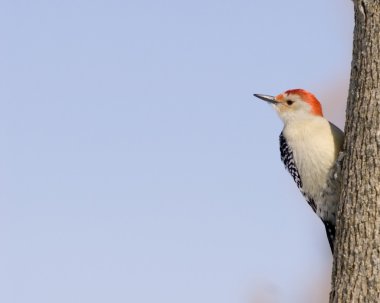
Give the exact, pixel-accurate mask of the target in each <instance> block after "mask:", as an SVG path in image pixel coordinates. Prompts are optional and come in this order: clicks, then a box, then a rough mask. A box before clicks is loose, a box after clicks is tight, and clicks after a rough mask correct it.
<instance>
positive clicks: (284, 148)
mask: <svg viewBox="0 0 380 303" xmlns="http://www.w3.org/2000/svg"><path fill="white" fill-rule="evenodd" d="M280 152H281V161H282V162H283V163H284V165H285V168H286V170H287V171H288V172H289V173H290V175H291V176H292V177H293V180H294V182H296V184H297V187H298V189H299V190H300V191H301V193H302V195H303V196H304V197H305V199H306V201H307V203H308V204H309V205H310V207H311V208H312V209H313V211H314V212H316V210H317V207H316V205H315V202H314V200H313V199H312V198H310V197H308V196H307V195H306V194H305V192H304V191H303V189H302V180H301V176H300V174H299V172H298V170H297V166H296V163H295V162H294V157H293V151H292V149H291V148H290V146H289V145H288V143H287V142H286V139H285V137H284V135H283V134H282V133H281V134H280Z"/></svg>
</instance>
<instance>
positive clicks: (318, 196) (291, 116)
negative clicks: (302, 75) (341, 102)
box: [254, 89, 344, 253]
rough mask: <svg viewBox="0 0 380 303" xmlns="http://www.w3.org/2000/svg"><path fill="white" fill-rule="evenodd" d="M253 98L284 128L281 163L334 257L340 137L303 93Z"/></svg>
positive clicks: (313, 100) (315, 102)
mask: <svg viewBox="0 0 380 303" xmlns="http://www.w3.org/2000/svg"><path fill="white" fill-rule="evenodd" d="M254 96H255V97H257V98H259V99H261V100H264V101H266V102H268V103H269V104H271V105H272V106H273V108H274V109H275V111H276V112H277V114H278V115H279V117H280V118H281V120H282V122H283V124H284V127H283V129H282V131H281V133H280V154H281V160H282V162H283V164H284V165H285V168H286V170H287V171H288V172H289V173H290V175H291V176H292V177H293V179H294V181H295V183H296V184H297V186H298V189H299V190H300V191H301V193H302V195H303V196H304V197H305V199H306V201H307V203H308V204H309V205H310V207H311V208H312V210H313V211H314V212H315V213H316V214H317V216H318V217H319V218H320V219H321V220H322V222H323V224H324V226H325V229H326V234H327V239H328V242H329V245H330V248H331V252H332V253H334V241H335V223H336V212H337V205H338V202H339V195H340V180H339V179H338V178H336V174H335V172H334V169H336V168H334V167H335V164H336V162H337V158H338V155H339V153H340V152H341V151H342V147H343V139H344V133H343V132H342V131H341V130H340V129H339V128H338V127H337V126H335V125H334V124H333V123H331V122H330V121H328V120H327V119H326V118H324V116H323V112H322V106H321V103H320V102H319V101H318V99H317V98H316V97H315V96H314V95H313V94H312V93H310V92H308V91H306V90H304V89H290V90H287V91H285V92H283V93H281V94H279V95H277V96H270V95H264V94H254ZM334 174H335V177H334Z"/></svg>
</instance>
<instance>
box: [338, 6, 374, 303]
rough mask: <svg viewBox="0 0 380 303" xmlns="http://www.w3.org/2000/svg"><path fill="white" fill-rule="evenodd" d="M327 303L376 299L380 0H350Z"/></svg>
mask: <svg viewBox="0 0 380 303" xmlns="http://www.w3.org/2000/svg"><path fill="white" fill-rule="evenodd" d="M353 2H354V7H355V30H354V44H353V58H352V65H351V80H350V89H349V97H348V103H347V111H346V126H345V134H346V137H345V143H344V159H343V166H342V192H341V196H340V205H339V209H338V216H337V235H336V242H335V255H334V265H333V273H332V291H331V293H330V303H336V302H344V303H346V302H349V303H351V302H365V303H371V302H373V303H378V302H380V0H362V1H359V0H354V1H353Z"/></svg>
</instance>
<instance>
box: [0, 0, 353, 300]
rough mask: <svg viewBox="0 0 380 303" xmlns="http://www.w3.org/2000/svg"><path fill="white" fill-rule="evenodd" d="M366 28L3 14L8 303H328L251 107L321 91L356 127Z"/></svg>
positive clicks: (0, 51) (108, 12) (266, 9)
mask: <svg viewBox="0 0 380 303" xmlns="http://www.w3.org/2000/svg"><path fill="white" fill-rule="evenodd" d="M352 31H353V8H352V2H351V1H349V0H337V1H331V0H318V1H304V0H289V1H258V0H257V1H254V0H251V1H244V0H238V1H216V0H210V1H204V0H202V1H200V0H193V1H173V0H172V1H170V0H168V1H152V0H140V1H137V0H126V1H116V0H107V1H105V0H91V1H84V0H83V1H81V0H77V1H70V0H69V1H39V0H36V1H17V0H16V1H10V0H3V1H1V2H0V37H1V42H2V43H1V45H2V47H1V48H0V70H1V73H0V77H1V78H0V100H1V107H0V139H1V140H0V142H1V152H0V155H1V157H0V184H1V185H0V243H1V246H0V302H4V303H26V302H27V303H51V302H54V303H69V302H70V303H82V302H91V303H100V302H102V303H103V302H107V303H108V302H112V303H119V302H128V303H148V302H155V303H238V302H255V303H256V302H257V303H259V302H260V303H263V302H264V303H265V302H271V303H272V302H280V303H305V302H311V303H314V302H321V300H319V301H318V300H317V299H316V298H317V297H318V296H319V295H320V296H321V297H322V298H327V292H328V289H326V288H324V289H322V290H321V292H320V293H318V295H316V294H315V291H316V290H315V287H316V286H318V285H321V284H324V285H328V283H329V275H330V270H331V262H332V258H331V253H330V251H329V247H328V242H327V239H326V236H325V232H324V228H323V225H322V224H321V222H320V221H319V220H318V219H317V218H316V216H314V215H313V213H312V211H311V209H310V208H309V207H308V206H307V205H306V203H305V202H304V200H303V198H302V196H301V194H299V192H298V190H297V188H296V185H295V184H293V181H292V179H291V177H290V176H289V175H288V174H287V172H286V171H285V169H284V168H283V165H282V163H281V161H280V155H279V150H278V149H279V147H278V135H279V133H280V131H281V128H282V125H281V121H280V120H279V119H278V117H277V116H276V114H275V113H274V111H273V110H272V109H271V108H270V106H268V105H266V104H264V103H263V102H260V101H259V100H258V99H255V98H254V97H253V96H252V94H253V93H266V94H273V95H274V94H278V93H280V92H282V91H284V90H286V89H290V88H305V89H308V90H310V91H312V92H313V93H315V94H316V96H317V97H319V98H320V100H321V102H322V104H323V105H324V108H325V114H326V116H327V117H328V118H329V119H331V120H332V121H333V122H335V123H336V124H337V125H339V126H340V127H343V123H344V122H343V121H344V103H345V101H346V100H345V96H346V94H347V87H348V79H349V73H350V62H351V49H352V41H351V39H352ZM262 294H264V295H265V296H268V297H269V298H268V300H267V301H265V300H264V299H262V300H261V299H259V297H260V296H261V295H262ZM313 298H314V299H315V301H313V300H312V299H313Z"/></svg>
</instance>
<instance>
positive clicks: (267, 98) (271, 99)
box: [253, 94, 278, 104]
mask: <svg viewBox="0 0 380 303" xmlns="http://www.w3.org/2000/svg"><path fill="white" fill-rule="evenodd" d="M253 95H254V96H255V97H257V98H259V99H261V100H264V101H266V102H269V103H272V104H277V103H278V101H277V100H276V99H275V98H274V97H273V96H268V95H261V94H253Z"/></svg>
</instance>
